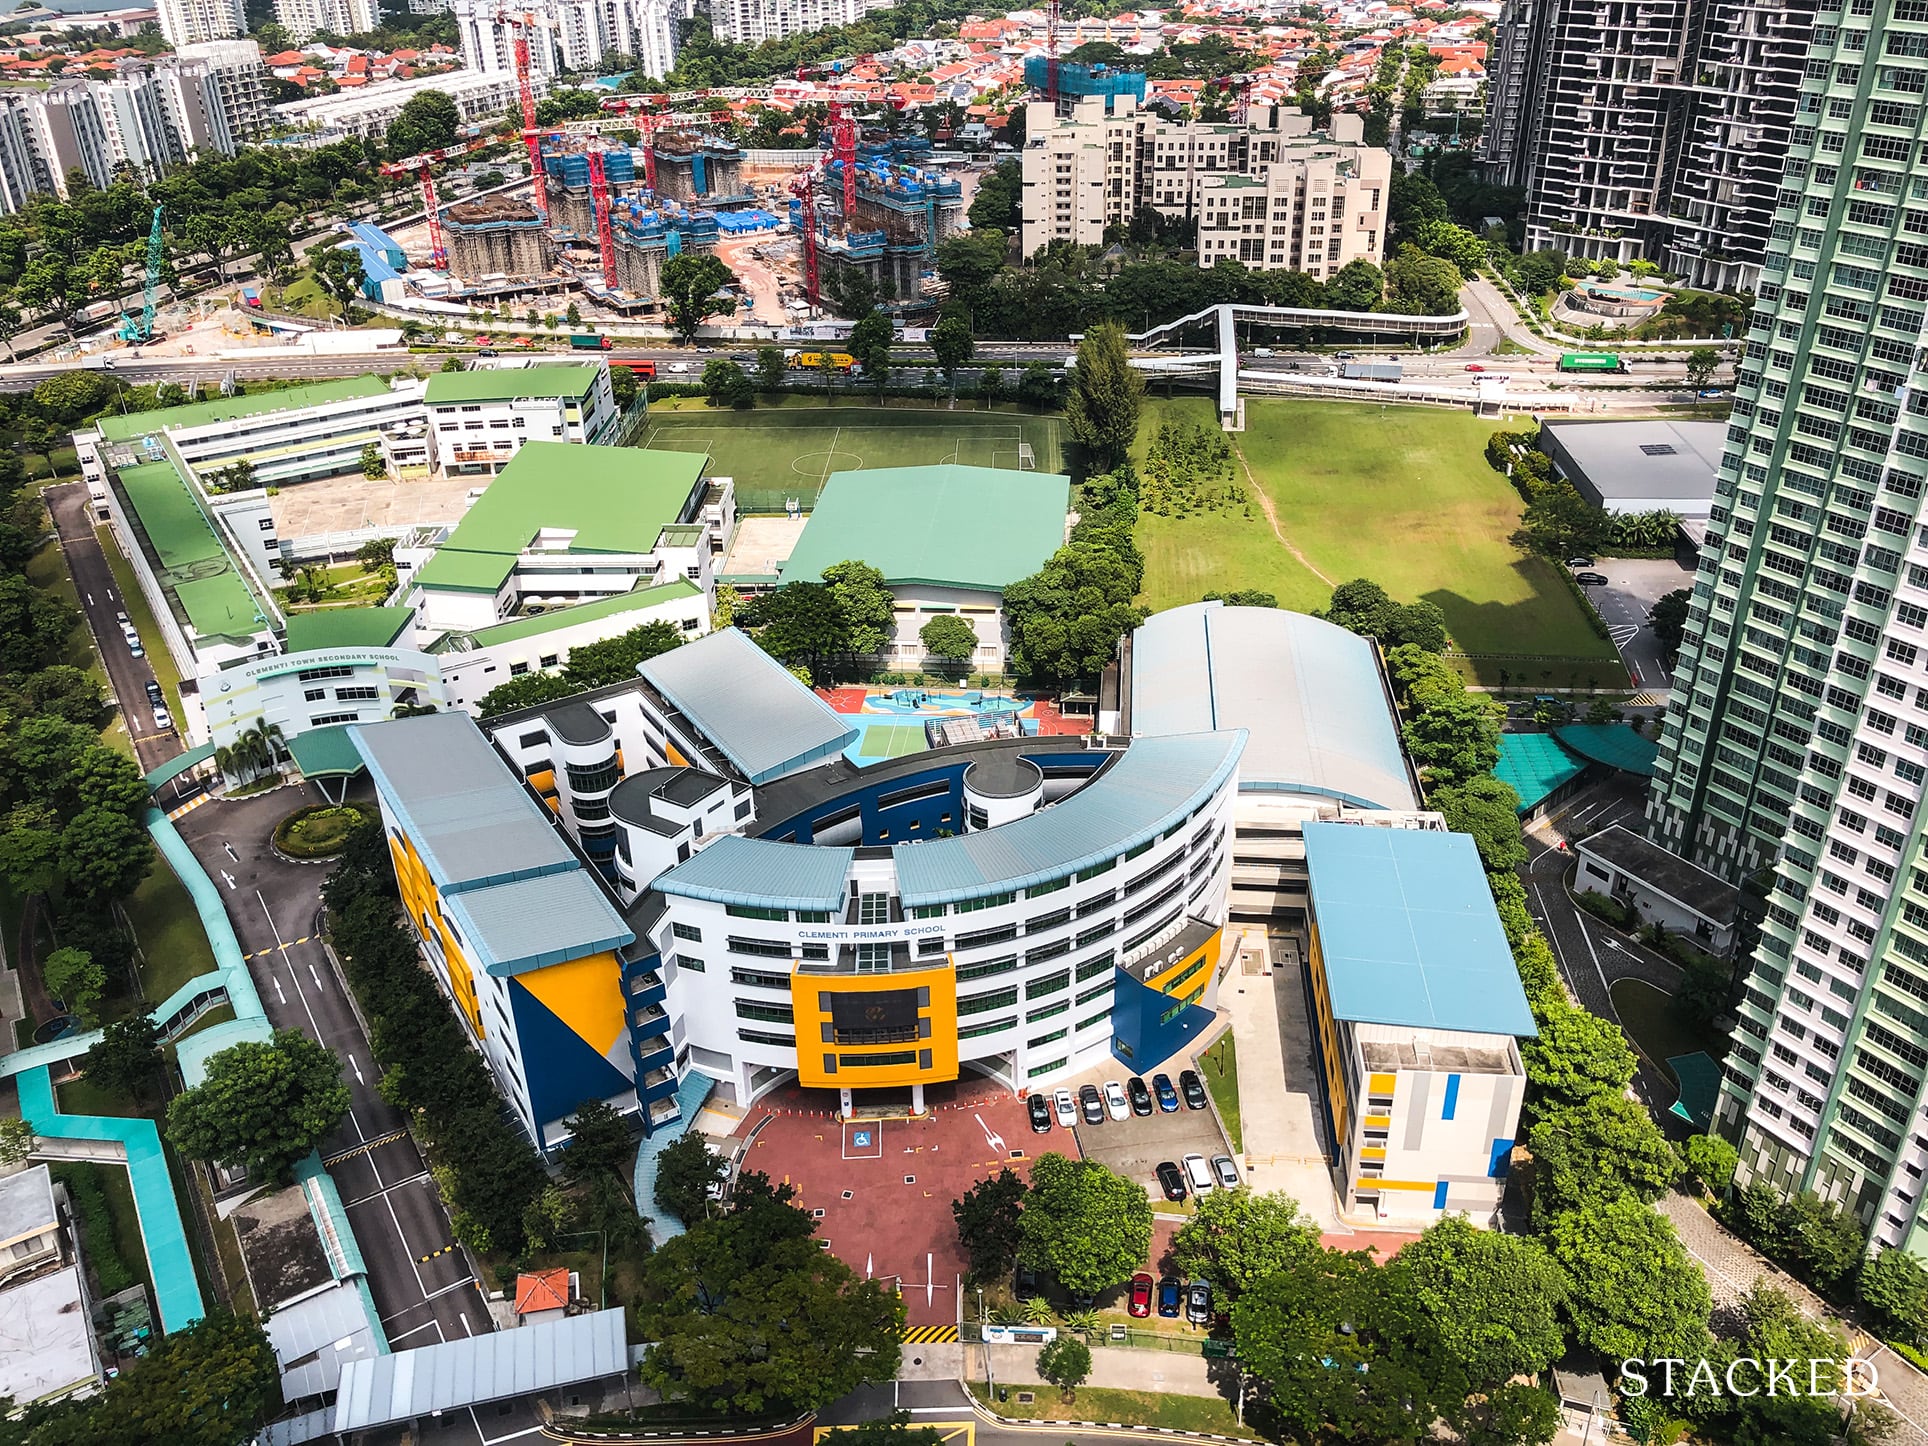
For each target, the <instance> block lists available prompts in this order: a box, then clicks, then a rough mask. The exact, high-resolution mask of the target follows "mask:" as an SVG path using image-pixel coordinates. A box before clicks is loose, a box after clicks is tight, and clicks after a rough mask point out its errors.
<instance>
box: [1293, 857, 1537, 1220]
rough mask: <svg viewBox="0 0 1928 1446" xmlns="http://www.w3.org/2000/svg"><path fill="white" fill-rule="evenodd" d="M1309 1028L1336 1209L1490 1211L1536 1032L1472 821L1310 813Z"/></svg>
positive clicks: (1418, 1216)
mask: <svg viewBox="0 0 1928 1446" xmlns="http://www.w3.org/2000/svg"><path fill="white" fill-rule="evenodd" d="M1304 835H1305V850H1306V862H1307V865H1308V868H1309V871H1310V876H1311V893H1312V903H1311V910H1310V919H1309V923H1310V931H1311V952H1310V957H1309V961H1308V962H1309V966H1310V970H1311V995H1312V1003H1313V1016H1314V1018H1313V1029H1314V1036H1315V1041H1316V1044H1317V1048H1318V1052H1319V1053H1320V1055H1321V1056H1322V1058H1323V1064H1324V1072H1323V1077H1324V1080H1325V1085H1326V1094H1327V1102H1328V1105H1329V1107H1330V1110H1331V1119H1332V1126H1333V1131H1334V1134H1335V1135H1336V1137H1337V1138H1336V1143H1337V1146H1338V1153H1337V1157H1336V1162H1335V1167H1334V1171H1335V1183H1336V1184H1337V1187H1338V1191H1339V1199H1340V1203H1341V1208H1342V1209H1343V1210H1350V1211H1354V1212H1358V1213H1362V1214H1370V1215H1372V1216H1374V1217H1376V1218H1378V1219H1382V1220H1383V1219H1387V1218H1399V1219H1414V1220H1431V1219H1436V1218H1438V1217H1439V1215H1441V1214H1442V1213H1449V1212H1457V1211H1464V1212H1466V1213H1467V1214H1468V1215H1470V1216H1472V1217H1473V1218H1474V1219H1475V1221H1477V1222H1480V1223H1485V1222H1486V1221H1487V1220H1488V1219H1490V1218H1491V1217H1493V1216H1494V1215H1496V1214H1497V1212H1498V1210H1499V1203H1500V1197H1501V1196H1502V1195H1503V1194H1504V1193H1505V1188H1506V1173H1507V1168H1508V1164H1509V1161H1510V1159H1511V1152H1512V1148H1513V1145H1514V1142H1515V1140H1516V1139H1517V1137H1518V1134H1519V1119H1520V1105H1521V1102H1522V1100H1523V1099H1524V1096H1525V1087H1526V1073H1525V1069H1524V1067H1523V1066H1522V1065H1521V1062H1520V1054H1519V1049H1518V1044H1517V1041H1518V1040H1519V1039H1520V1038H1523V1037H1531V1036H1533V1035H1536V1034H1538V1033H1539V1029H1538V1027H1537V1026H1536V1025H1535V1023H1534V1020H1533V1012H1532V1010H1531V1009H1530V1008H1529V1007H1528V1005H1527V1002H1526V991H1525V989H1524V988H1523V987H1522V985H1521V983H1520V975H1519V969H1518V966H1516V965H1515V964H1514V962H1513V953H1512V950H1511V949H1510V948H1508V947H1507V942H1506V932H1505V930H1504V929H1503V928H1502V927H1501V925H1500V920H1499V913H1498V911H1497V910H1496V909H1495V908H1494V906H1493V897H1492V894H1491V893H1490V891H1489V890H1488V889H1487V887H1486V878H1485V875H1484V873H1483V872H1482V871H1481V868H1480V862H1479V852H1478V850H1477V849H1476V848H1475V847H1474V846H1473V841H1472V839H1471V838H1469V837H1467V836H1466V835H1465V834H1456V833H1445V832H1442V831H1437V830H1426V829H1396V828H1362V827H1359V826H1357V825H1356V824H1343V823H1324V822H1309V823H1307V824H1306V825H1305V828H1304Z"/></svg>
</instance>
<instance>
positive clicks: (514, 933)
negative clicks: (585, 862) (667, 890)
mask: <svg viewBox="0 0 1928 1446" xmlns="http://www.w3.org/2000/svg"><path fill="white" fill-rule="evenodd" d="M444 903H445V907H446V908H447V909H448V912H449V917H451V918H452V919H454V920H455V926H456V928H458V929H460V930H461V931H462V937H463V938H464V939H465V940H467V941H469V942H470V943H472V944H474V945H475V953H476V955H477V956H478V958H479V959H480V961H481V963H482V966H483V967H484V968H485V969H487V970H488V971H489V973H491V974H493V975H495V976H496V977H497V978H507V977H513V976H514V975H517V974H526V973H528V972H529V971H530V970H531V969H545V968H547V967H548V966H549V965H551V964H565V963H567V962H568V961H569V960H571V959H581V958H583V957H585V956H586V955H589V954H597V953H601V952H602V951H603V950H605V949H620V948H621V947H622V946H623V945H625V944H627V943H629V942H630V941H631V940H632V939H634V938H635V937H636V936H635V935H634V934H633V933H631V932H630V930H629V926H628V925H627V924H625V923H623V916H622V915H621V914H619V913H617V912H616V908H615V906H614V905H613V904H611V903H610V902H609V900H608V898H607V897H605V896H604V894H603V891H602V890H601V889H599V888H597V887H596V884H595V882H594V880H592V879H591V878H590V877H589V874H588V872H587V871H586V870H583V869H572V870H570V871H568V872H565V873H557V874H543V875H542V876H541V877H539V878H533V879H517V880H516V881H514V882H513V883H507V884H496V885H493V886H492V887H490V888H486V889H470V890H468V891H466V892H465V893H460V894H451V895H449V896H448V897H447V899H446V900H445V901H444Z"/></svg>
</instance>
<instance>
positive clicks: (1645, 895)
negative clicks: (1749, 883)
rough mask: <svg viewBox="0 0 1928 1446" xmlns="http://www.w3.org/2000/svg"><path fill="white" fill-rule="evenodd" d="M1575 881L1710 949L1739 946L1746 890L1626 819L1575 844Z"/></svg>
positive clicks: (1718, 952) (1721, 951) (1724, 950)
mask: <svg viewBox="0 0 1928 1446" xmlns="http://www.w3.org/2000/svg"><path fill="white" fill-rule="evenodd" d="M1573 854H1574V860H1575V864H1576V872H1575V885H1576V887H1578V888H1582V889H1592V890H1594V891H1596V892H1598V893H1602V894H1605V895H1607V897H1609V898H1612V899H1617V900H1619V901H1620V902H1621V903H1622V904H1624V905H1626V906H1627V907H1628V908H1629V909H1632V910H1633V911H1634V913H1635V914H1636V915H1638V916H1639V918H1640V919H1641V920H1642V921H1643V922H1645V923H1648V924H1657V925H1659V926H1660V927H1662V928H1664V929H1667V930H1669V931H1671V932H1673V933H1676V934H1679V935H1681V936H1682V937H1684V938H1687V939H1691V940H1692V941H1693V942H1694V944H1695V945H1696V946H1697V947H1699V948H1701V949H1704V950H1706V951H1707V952H1708V953H1710V954H1716V955H1723V956H1724V955H1726V954H1727V953H1728V951H1729V950H1731V949H1732V948H1733V946H1734V923H1735V920H1736V919H1737V917H1738V916H1739V911H1740V890H1739V889H1737V888H1735V887H1734V886H1733V885H1732V884H1730V883H1727V882H1726V881H1725V880H1723V879H1721V878H1720V877H1719V876H1718V875H1716V874H1710V873H1709V872H1707V870H1706V869H1703V868H1701V867H1700V866H1699V865H1697V864H1693V863H1690V862H1688V861H1687V860H1686V859H1684V858H1682V857H1681V856H1680V855H1679V854H1677V853H1672V852H1670V851H1669V850H1667V849H1664V848H1662V847H1661V846H1660V845H1659V844H1657V843H1653V842H1652V841H1650V840H1648V839H1644V838H1642V837H1641V836H1640V835H1639V834H1637V833H1635V832H1633V831H1632V830H1631V829H1629V828H1626V827H1624V826H1623V825H1621V824H1615V825H1614V826H1613V827H1612V828H1606V829H1602V830H1600V832H1599V833H1596V834H1589V835H1588V836H1587V837H1586V838H1584V839H1582V840H1580V842H1578V843H1576V844H1575V845H1574V846H1573Z"/></svg>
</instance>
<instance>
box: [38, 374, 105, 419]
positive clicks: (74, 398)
mask: <svg viewBox="0 0 1928 1446" xmlns="http://www.w3.org/2000/svg"><path fill="white" fill-rule="evenodd" d="M31 395H32V397H33V400H34V405H35V406H36V407H37V408H39V409H40V410H41V411H42V412H44V413H45V414H46V416H47V418H48V420H49V421H52V422H56V423H58V424H60V425H61V426H68V425H71V424H73V423H76V422H80V421H83V420H85V419H86V418H88V417H91V416H93V415H94V413H96V412H98V411H100V410H101V409H102V408H104V407H105V406H106V405H107V404H108V403H109V402H111V401H112V400H113V399H114V384H113V383H112V382H111V381H109V380H108V379H107V378H106V377H103V376H102V375H101V374H100V373H99V372H93V371H85V370H82V369H80V368H75V369H74V370H72V371H64V372H61V373H60V374H59V375H58V376H51V377H47V378H45V379H43V380H41V381H38V382H35V383H34V388H33V392H32V393H31Z"/></svg>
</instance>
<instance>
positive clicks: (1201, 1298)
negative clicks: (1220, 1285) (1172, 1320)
mask: <svg viewBox="0 0 1928 1446" xmlns="http://www.w3.org/2000/svg"><path fill="white" fill-rule="evenodd" d="M1211 1318H1212V1287H1211V1285H1210V1284H1209V1283H1208V1282H1206V1281H1203V1280H1194V1281H1193V1282H1192V1286H1191V1289H1190V1290H1188V1291H1186V1292H1185V1319H1186V1320H1188V1321H1190V1322H1191V1323H1192V1324H1193V1325H1204V1324H1205V1323H1206V1322H1207V1321H1209V1320H1210V1319H1211Z"/></svg>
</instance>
